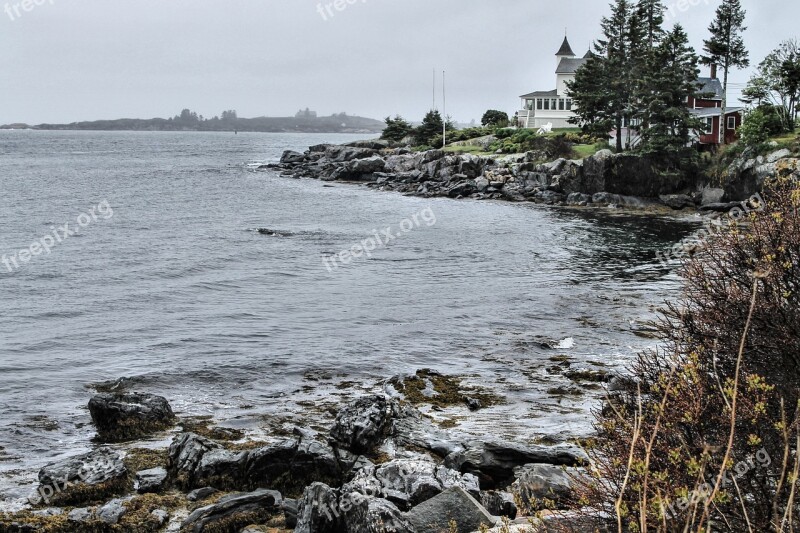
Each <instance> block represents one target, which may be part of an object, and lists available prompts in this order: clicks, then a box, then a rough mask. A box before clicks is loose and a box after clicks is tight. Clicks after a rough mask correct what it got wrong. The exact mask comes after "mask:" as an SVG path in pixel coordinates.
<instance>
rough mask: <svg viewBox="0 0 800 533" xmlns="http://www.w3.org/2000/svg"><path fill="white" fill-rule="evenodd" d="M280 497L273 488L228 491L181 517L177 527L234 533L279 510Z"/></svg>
mask: <svg viewBox="0 0 800 533" xmlns="http://www.w3.org/2000/svg"><path fill="white" fill-rule="evenodd" d="M281 500H282V498H281V494H280V493H279V492H275V491H274V490H264V489H261V490H257V491H255V492H250V493H241V494H231V495H230V496H225V497H224V498H222V499H220V500H219V501H218V502H217V503H215V504H213V505H208V506H206V507H201V508H199V509H197V510H195V511H193V512H192V513H191V514H190V515H189V516H188V517H187V518H186V520H184V522H183V524H182V525H181V530H182V531H188V532H192V533H203V532H209V531H218V532H220V533H228V532H230V533H238V531H240V530H241V529H242V528H243V527H245V526H248V525H250V524H257V523H264V522H267V521H268V520H269V519H270V518H272V517H273V516H275V515H276V514H279V513H280V512H281Z"/></svg>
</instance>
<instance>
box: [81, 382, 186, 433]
mask: <svg viewBox="0 0 800 533" xmlns="http://www.w3.org/2000/svg"><path fill="white" fill-rule="evenodd" d="M89 413H90V414H91V415H92V422H94V425H95V427H96V428H97V434H98V437H100V439H101V440H103V441H104V442H119V441H124V440H133V439H139V438H142V437H146V436H148V435H150V434H152V433H154V432H157V431H162V430H165V429H168V428H170V427H172V426H173V425H174V424H175V415H174V413H173V412H172V408H171V407H170V405H169V402H168V401H167V400H166V398H163V397H161V396H155V395H153V394H139V393H119V394H98V395H96V396H94V397H93V398H92V399H91V400H89Z"/></svg>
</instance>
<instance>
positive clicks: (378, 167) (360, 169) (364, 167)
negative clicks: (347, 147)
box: [345, 155, 386, 174]
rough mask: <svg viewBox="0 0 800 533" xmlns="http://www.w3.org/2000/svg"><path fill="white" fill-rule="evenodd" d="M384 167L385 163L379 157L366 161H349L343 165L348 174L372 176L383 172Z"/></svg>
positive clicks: (375, 156) (369, 158)
mask: <svg viewBox="0 0 800 533" xmlns="http://www.w3.org/2000/svg"><path fill="white" fill-rule="evenodd" d="M385 167H386V161H384V160H383V158H382V157H381V156H379V155H374V156H372V157H368V158H366V159H357V160H355V161H350V162H349V163H347V165H345V168H346V169H347V171H348V172H351V173H353V174H373V173H375V172H383V169H384V168H385Z"/></svg>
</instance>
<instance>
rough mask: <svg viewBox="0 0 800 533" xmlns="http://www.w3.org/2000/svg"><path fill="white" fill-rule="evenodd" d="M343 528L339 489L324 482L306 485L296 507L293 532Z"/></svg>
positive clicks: (333, 532) (327, 531) (317, 532)
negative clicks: (295, 523) (295, 520)
mask: <svg viewBox="0 0 800 533" xmlns="http://www.w3.org/2000/svg"><path fill="white" fill-rule="evenodd" d="M343 529H344V523H343V519H342V516H341V510H340V509H339V491H337V490H335V489H332V488H331V487H329V486H328V485H326V484H324V483H312V484H311V485H310V486H308V487H306V490H305V491H304V492H303V497H302V498H301V499H300V502H299V504H298V507H297V527H296V528H295V533H340V532H341V531H342V530H343Z"/></svg>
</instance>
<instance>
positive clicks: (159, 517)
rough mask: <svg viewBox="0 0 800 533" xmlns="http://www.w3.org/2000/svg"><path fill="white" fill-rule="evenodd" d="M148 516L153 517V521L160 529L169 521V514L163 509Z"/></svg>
mask: <svg viewBox="0 0 800 533" xmlns="http://www.w3.org/2000/svg"><path fill="white" fill-rule="evenodd" d="M150 516H152V517H153V521H154V522H155V523H156V524H158V525H159V526H160V527H163V526H164V525H166V523H167V522H168V521H169V513H168V512H167V511H165V510H164V509H156V510H154V511H153V512H152V513H150Z"/></svg>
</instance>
